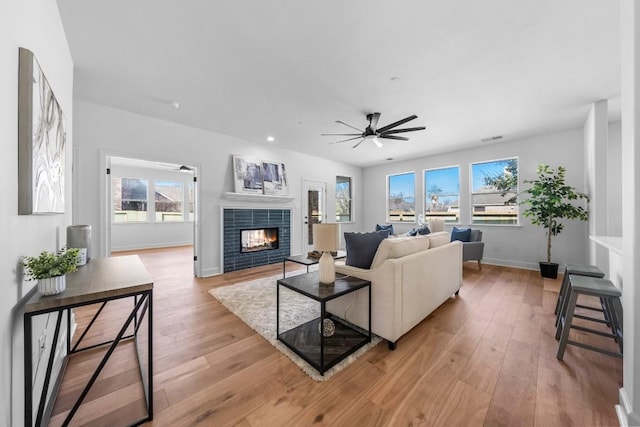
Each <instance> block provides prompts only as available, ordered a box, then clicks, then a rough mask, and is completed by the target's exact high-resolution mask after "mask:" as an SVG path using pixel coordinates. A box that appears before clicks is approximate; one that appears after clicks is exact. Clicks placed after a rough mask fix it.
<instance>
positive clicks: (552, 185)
mask: <svg viewBox="0 0 640 427" xmlns="http://www.w3.org/2000/svg"><path fill="white" fill-rule="evenodd" d="M536 173H537V175H538V178H537V179H534V180H525V181H524V183H525V184H531V187H530V188H529V189H527V190H525V191H523V193H526V194H528V195H529V197H528V198H527V199H525V200H523V201H522V203H523V204H525V205H528V207H527V208H526V210H525V211H524V213H523V216H525V217H528V218H531V223H532V224H534V225H539V226H542V227H544V228H545V230H547V231H546V233H547V261H546V262H540V274H541V275H542V277H548V278H552V279H555V278H556V277H558V264H557V263H553V262H551V238H552V237H553V236H557V235H558V234H560V233H561V232H562V230H563V228H564V226H563V224H562V222H561V220H563V219H578V220H580V221H586V220H587V219H589V216H588V213H587V211H586V210H585V209H584V208H583V207H582V206H576V205H574V204H573V203H572V202H573V201H576V200H580V199H586V201H587V202H588V201H589V196H587V195H586V194H584V193H581V192H579V191H577V190H576V189H575V188H573V187H571V186H569V185H567V184H566V183H565V173H566V169H565V168H564V167H563V166H558V168H557V169H553V168H551V167H549V166H548V165H545V164H541V165H538V169H537V172H536Z"/></svg>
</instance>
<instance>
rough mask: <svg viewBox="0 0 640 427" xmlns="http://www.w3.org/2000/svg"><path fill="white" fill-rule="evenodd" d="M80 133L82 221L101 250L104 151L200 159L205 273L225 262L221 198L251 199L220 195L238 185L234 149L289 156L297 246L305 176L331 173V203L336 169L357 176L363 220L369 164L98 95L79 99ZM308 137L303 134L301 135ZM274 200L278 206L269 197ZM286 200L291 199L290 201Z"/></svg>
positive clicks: (321, 177)
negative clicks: (129, 108) (250, 138)
mask: <svg viewBox="0 0 640 427" xmlns="http://www.w3.org/2000/svg"><path fill="white" fill-rule="evenodd" d="M74 118H75V121H74V123H75V129H74V130H75V139H74V142H75V144H76V146H77V153H76V155H77V158H78V164H79V168H78V169H77V172H78V174H79V179H78V186H77V188H76V190H77V192H76V193H74V197H76V199H75V200H76V201H77V202H78V206H77V211H78V217H77V218H74V221H75V222H76V223H78V224H90V225H91V226H92V231H93V233H92V237H93V242H92V243H93V247H92V251H93V253H94V254H99V253H100V252H99V248H100V247H101V245H100V243H101V242H100V235H101V232H100V231H101V224H100V186H101V184H100V183H101V179H102V180H103V179H104V178H103V177H102V176H101V175H102V174H104V173H105V172H104V171H102V170H101V168H100V161H101V160H100V159H101V156H102V155H104V154H107V155H112V156H119V157H132V158H138V159H145V160H153V161H160V162H166V163H174V164H175V163H177V164H186V165H193V166H197V167H198V170H199V176H198V184H199V191H200V193H199V195H200V198H199V200H200V210H199V215H200V221H199V223H200V231H201V241H200V246H201V247H200V250H199V251H198V252H199V255H198V257H199V259H200V260H201V263H202V265H201V267H202V275H204V276H207V275H211V274H217V273H220V271H221V265H220V260H221V257H220V239H221V230H220V228H221V226H220V206H221V205H224V206H230V205H249V206H257V204H251V203H249V204H247V203H240V202H237V203H236V202H230V201H229V200H224V199H221V196H222V194H223V193H225V192H228V191H233V190H234V188H233V181H232V160H231V156H232V155H233V154H241V155H247V156H255V157H258V158H260V159H263V160H272V161H278V162H282V163H284V164H285V166H286V169H287V179H288V183H289V194H290V195H292V196H295V201H294V202H293V203H292V205H293V206H292V207H293V210H292V222H293V224H292V247H291V251H292V253H300V252H301V251H302V247H301V239H300V233H301V230H302V225H301V218H300V208H301V197H302V181H303V179H308V180H316V181H324V182H326V183H327V186H328V189H329V191H328V197H327V205H328V206H329V207H331V206H335V196H334V191H332V189H333V186H334V185H335V177H336V175H344V176H351V177H353V181H354V188H355V195H354V197H355V206H354V211H355V215H356V223H357V222H358V220H359V218H360V217H361V215H362V212H363V209H362V197H361V196H360V194H359V192H358V189H359V188H362V184H361V182H362V179H361V178H362V170H361V169H360V168H357V167H354V166H349V165H346V164H342V163H337V162H334V161H330V160H324V159H319V158H315V157H311V156H307V155H304V154H300V153H295V152H291V151H285V150H282V149H279V148H277V144H273V145H272V144H253V143H249V142H246V141H242V140H239V139H237V138H233V137H230V136H226V135H221V134H218V133H215V132H208V131H205V130H202V129H196V128H192V127H188V126H183V125H179V124H175V123H170V122H166V121H163V120H158V119H153V118H150V117H146V116H142V115H139V114H134V113H129V112H126V111H122V110H116V109H112V108H108V107H104V106H100V105H96V104H93V103H89V102H85V101H81V100H76V102H75V109H74ZM300 143H301V144H304V141H300ZM270 206H271V207H276V206H275V205H274V204H270ZM286 207H291V205H287V206H286ZM328 219H329V221H332V220H334V219H335V211H334V209H332V208H330V209H329V218H328ZM356 223H354V224H344V225H343V226H342V230H344V231H350V230H352V229H358V227H357V224H356Z"/></svg>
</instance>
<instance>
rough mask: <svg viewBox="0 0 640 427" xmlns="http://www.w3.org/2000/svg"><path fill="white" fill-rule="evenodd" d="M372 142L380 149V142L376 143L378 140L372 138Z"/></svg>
mask: <svg viewBox="0 0 640 427" xmlns="http://www.w3.org/2000/svg"><path fill="white" fill-rule="evenodd" d="M372 141H373V143H374V144H376V147H378V148H382V142H380V141H378V138H376V137H374V138H373V139H372Z"/></svg>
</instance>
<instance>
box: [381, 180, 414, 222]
mask: <svg viewBox="0 0 640 427" xmlns="http://www.w3.org/2000/svg"><path fill="white" fill-rule="evenodd" d="M409 174H413V212H414V213H413V220H411V221H400V220H392V219H391V218H390V217H389V199H390V198H391V197H390V196H391V195H390V194H389V190H390V181H391V177H393V176H400V175H409ZM385 199H386V202H385V205H386V213H385V220H386V222H389V223H394V224H415V223H416V221H417V220H418V218H417V217H418V214H417V212H416V171H407V172H399V173H390V174H387V178H386V193H385Z"/></svg>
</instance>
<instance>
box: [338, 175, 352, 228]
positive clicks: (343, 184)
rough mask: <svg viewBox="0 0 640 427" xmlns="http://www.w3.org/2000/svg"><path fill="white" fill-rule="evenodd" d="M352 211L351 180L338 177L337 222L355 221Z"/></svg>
mask: <svg viewBox="0 0 640 427" xmlns="http://www.w3.org/2000/svg"><path fill="white" fill-rule="evenodd" d="M351 209H352V205H351V178H350V177H348V176H336V222H348V221H353V219H352V210H351Z"/></svg>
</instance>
